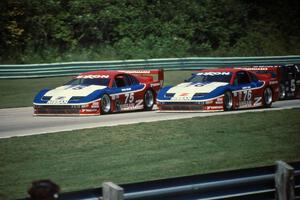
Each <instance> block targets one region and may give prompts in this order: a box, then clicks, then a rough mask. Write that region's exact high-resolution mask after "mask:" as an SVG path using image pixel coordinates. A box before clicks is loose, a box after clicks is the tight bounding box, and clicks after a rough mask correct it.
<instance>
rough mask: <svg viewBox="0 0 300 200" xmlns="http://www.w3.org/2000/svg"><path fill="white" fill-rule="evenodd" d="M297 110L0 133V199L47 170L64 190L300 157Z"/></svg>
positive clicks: (299, 113) (10, 196) (13, 195)
mask: <svg viewBox="0 0 300 200" xmlns="http://www.w3.org/2000/svg"><path fill="white" fill-rule="evenodd" d="M299 116H300V109H293V110H282V111H268V112H260V113H245V114H236V115H224V116H214V117H207V118H192V119H181V120H170V121H164V122H153V123H139V124H135V125H127V126H125V125H124V126H123V125H122V126H115V127H103V128H95V129H86V130H80V131H71V132H61V133H51V134H45V135H36V136H28V137H15V138H10V139H1V140H0V162H1V165H0V199H14V198H16V197H24V196H25V195H26V190H27V187H29V185H30V183H31V181H33V180H37V179H43V178H50V179H52V180H54V181H55V182H57V183H58V184H59V185H60V186H61V187H62V190H63V191H64V192H65V191H72V190H79V189H84V188H91V187H100V186H101V183H102V182H103V181H108V180H109V181H113V182H115V183H129V182H139V181H145V180H154V179H161V178H167V177H177V176H184V175H191V174H199V173H208V172H214V171H220V170H228V169H236V168H246V167H257V166H263V165H270V164H274V162H275V161H276V160H284V161H296V160H300V153H299V149H300V134H299V130H300V118H299ZM286 119H289V120H286Z"/></svg>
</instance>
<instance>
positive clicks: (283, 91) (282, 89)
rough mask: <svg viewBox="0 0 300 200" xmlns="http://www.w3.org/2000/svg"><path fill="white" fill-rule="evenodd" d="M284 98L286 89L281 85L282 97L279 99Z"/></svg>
mask: <svg viewBox="0 0 300 200" xmlns="http://www.w3.org/2000/svg"><path fill="white" fill-rule="evenodd" d="M284 97H285V87H284V85H282V84H281V85H280V95H279V98H280V99H284Z"/></svg>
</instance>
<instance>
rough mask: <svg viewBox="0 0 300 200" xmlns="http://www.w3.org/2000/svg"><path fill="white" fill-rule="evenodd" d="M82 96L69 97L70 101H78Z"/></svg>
mask: <svg viewBox="0 0 300 200" xmlns="http://www.w3.org/2000/svg"><path fill="white" fill-rule="evenodd" d="M82 98H83V97H82V96H73V97H71V99H70V101H80V100H81V99H82Z"/></svg>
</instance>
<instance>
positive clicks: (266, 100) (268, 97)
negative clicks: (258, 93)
mask: <svg viewBox="0 0 300 200" xmlns="http://www.w3.org/2000/svg"><path fill="white" fill-rule="evenodd" d="M272 103H273V91H272V89H271V88H270V87H267V88H265V90H264V93H263V107H265V108H270V107H271V106H272Z"/></svg>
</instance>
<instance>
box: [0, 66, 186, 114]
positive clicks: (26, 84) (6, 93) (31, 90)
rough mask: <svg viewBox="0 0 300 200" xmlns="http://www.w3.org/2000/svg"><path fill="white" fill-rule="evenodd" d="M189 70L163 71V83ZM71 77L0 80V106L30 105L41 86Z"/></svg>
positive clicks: (178, 79) (175, 80)
mask: <svg viewBox="0 0 300 200" xmlns="http://www.w3.org/2000/svg"><path fill="white" fill-rule="evenodd" d="M190 74H191V71H168V72H165V85H174V84H177V83H180V82H182V81H183V80H184V79H185V78H187V77H189V76H190ZM70 79H71V77H55V78H36V79H6V80H0V97H1V98H0V108H12V107H22V106H31V105H32V101H33V98H34V96H35V95H36V94H37V93H38V92H39V91H40V90H41V89H43V88H50V89H51V88H55V87H57V86H60V85H62V84H64V83H66V82H67V81H68V80H70Z"/></svg>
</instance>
